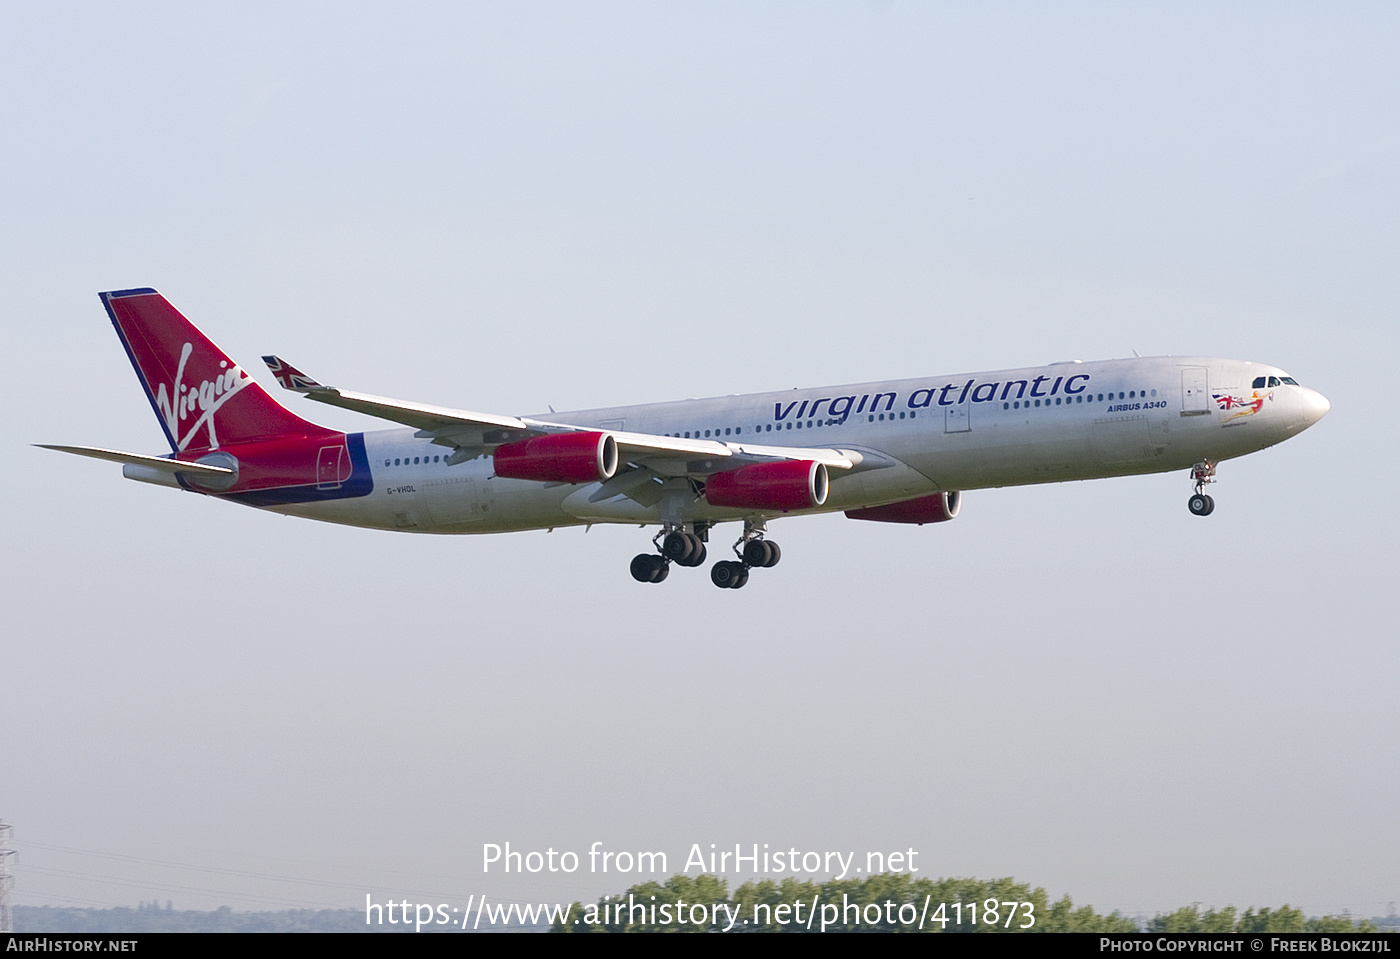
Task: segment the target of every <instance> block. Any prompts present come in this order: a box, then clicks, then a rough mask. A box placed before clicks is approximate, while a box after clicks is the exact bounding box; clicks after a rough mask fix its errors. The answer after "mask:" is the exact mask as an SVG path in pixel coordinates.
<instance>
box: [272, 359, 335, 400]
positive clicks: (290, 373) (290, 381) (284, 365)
mask: <svg viewBox="0 0 1400 959" xmlns="http://www.w3.org/2000/svg"><path fill="white" fill-rule="evenodd" d="M263 362H264V363H266V364H267V368H268V369H269V370H271V371H272V375H273V376H275V377H277V382H278V383H280V384H282V387H283V389H288V390H296V391H297V392H298V393H309V392H311V391H312V390H323V389H325V387H324V386H322V385H321V384H320V383H317V382H316V381H315V380H313V379H312V378H311V377H309V376H307V375H306V374H305V373H303V372H302V371H301V370H299V369H297V368H296V367H295V366H293V365H292V364H290V363H288V362H287V361H286V360H284V359H282V358H281V357H280V356H264V357H263Z"/></svg>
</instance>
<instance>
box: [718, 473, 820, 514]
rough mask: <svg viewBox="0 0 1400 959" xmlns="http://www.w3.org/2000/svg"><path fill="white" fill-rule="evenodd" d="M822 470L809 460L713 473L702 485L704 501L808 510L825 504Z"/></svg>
mask: <svg viewBox="0 0 1400 959" xmlns="http://www.w3.org/2000/svg"><path fill="white" fill-rule="evenodd" d="M827 485H828V480H827V475H826V467H825V466H824V465H823V464H821V463H815V462H813V461H811V460H788V461H784V462H782V463H757V464H755V465H753V466H745V467H742V468H741V469H737V470H732V471H731V472H728V473H715V474H714V475H713V476H711V477H710V478H709V479H707V480H706V481H705V499H706V500H707V501H708V502H709V504H710V505H711V506H735V507H738V508H740V509H761V510H777V511H779V512H783V513H786V512H788V511H789V510H794V509H811V508H812V507H814V506H820V505H822V504H823V503H825V502H826V490H827Z"/></svg>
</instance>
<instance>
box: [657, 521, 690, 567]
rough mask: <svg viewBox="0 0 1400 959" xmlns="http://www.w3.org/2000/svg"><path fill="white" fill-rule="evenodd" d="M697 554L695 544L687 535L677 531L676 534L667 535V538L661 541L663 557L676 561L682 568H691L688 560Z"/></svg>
mask: <svg viewBox="0 0 1400 959" xmlns="http://www.w3.org/2000/svg"><path fill="white" fill-rule="evenodd" d="M694 552H695V543H694V542H693V541H692V540H691V538H690V536H689V535H688V534H686V533H683V532H681V531H680V530H677V531H676V532H674V533H667V534H666V538H665V539H663V540H662V541H661V555H662V556H665V557H666V558H667V559H672V560H675V561H676V562H677V563H680V564H681V565H682V566H689V565H690V564H689V563H688V562H687V560H689V559H690V557H691V556H692V555H693V554H694Z"/></svg>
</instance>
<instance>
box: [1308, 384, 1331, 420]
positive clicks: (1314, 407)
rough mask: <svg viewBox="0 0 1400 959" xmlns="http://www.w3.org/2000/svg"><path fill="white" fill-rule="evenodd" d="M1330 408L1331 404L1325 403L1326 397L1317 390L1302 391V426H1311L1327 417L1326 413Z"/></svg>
mask: <svg viewBox="0 0 1400 959" xmlns="http://www.w3.org/2000/svg"><path fill="white" fill-rule="evenodd" d="M1331 408H1332V404H1331V403H1329V402H1327V397H1325V396H1323V395H1322V394H1321V393H1319V392H1318V391H1317V390H1310V389H1307V388H1306V387H1305V388H1304V389H1303V424H1304V425H1305V426H1312V425H1313V424H1314V423H1316V422H1317V421H1318V420H1320V419H1322V418H1323V417H1324V416H1326V415H1327V411H1328V410H1330V409H1331Z"/></svg>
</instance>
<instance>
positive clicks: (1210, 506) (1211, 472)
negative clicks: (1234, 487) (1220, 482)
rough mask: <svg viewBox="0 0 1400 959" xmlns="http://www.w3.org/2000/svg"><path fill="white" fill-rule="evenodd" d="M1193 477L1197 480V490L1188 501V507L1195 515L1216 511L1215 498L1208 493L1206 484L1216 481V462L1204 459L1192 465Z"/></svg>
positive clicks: (1205, 514)
mask: <svg viewBox="0 0 1400 959" xmlns="http://www.w3.org/2000/svg"><path fill="white" fill-rule="evenodd" d="M1191 478H1192V479H1193V480H1195V481H1196V492H1195V493H1194V494H1193V495H1192V496H1191V498H1190V499H1189V500H1187V501H1186V508H1187V509H1189V510H1190V511H1191V513H1192V515H1194V516H1209V515H1210V514H1211V513H1213V512H1215V499H1214V498H1213V497H1211V496H1209V495H1207V493H1206V484H1207V483H1214V482H1215V462H1214V461H1213V460H1202V461H1201V462H1199V463H1197V464H1196V465H1195V466H1193V467H1191Z"/></svg>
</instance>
